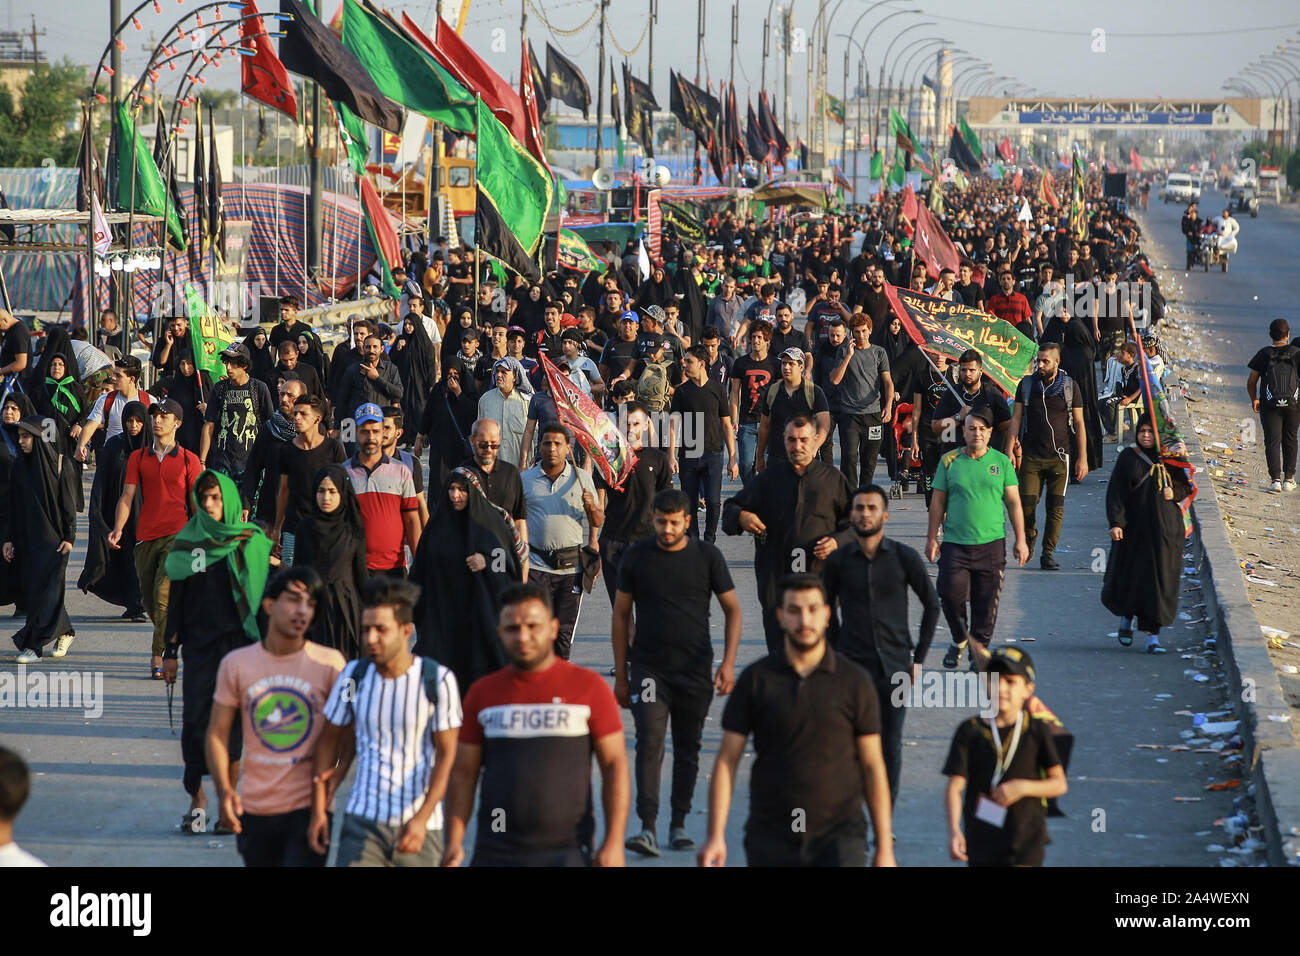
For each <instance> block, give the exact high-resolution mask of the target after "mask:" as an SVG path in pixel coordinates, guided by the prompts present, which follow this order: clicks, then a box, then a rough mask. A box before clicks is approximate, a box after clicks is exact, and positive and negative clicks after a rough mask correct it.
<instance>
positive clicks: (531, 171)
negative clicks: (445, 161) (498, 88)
mask: <svg viewBox="0 0 1300 956" xmlns="http://www.w3.org/2000/svg"><path fill="white" fill-rule="evenodd" d="M477 108H478V152H477V154H476V158H475V161H474V165H475V172H476V175H477V177H478V183H479V186H481V187H482V189H483V192H484V193H485V194H486V198H487V199H488V201H489V202H490V203H491V204H492V206H494V207H495V208H496V212H497V214H498V215H500V217H501V220H502V222H504V223H505V225H506V226H507V227H508V228H509V229H510V231H511V232H513V233H514V234H515V238H517V239H518V240H519V244H520V245H521V246H523V248H524V251H525V252H526V253H527V254H528V255H530V256H531V255H533V253H534V252H535V251H536V250H537V243H538V242H539V241H540V240H541V238H542V227H543V226H544V225H545V222H546V213H547V210H549V209H550V208H551V197H552V195H553V194H554V187H553V184H552V181H551V175H550V172H549V171H548V170H547V168H546V167H545V166H543V165H542V164H541V163H539V162H538V161H537V160H536V159H535V158H534V157H533V155H532V154H531V153H530V152H528V150H527V149H525V148H524V146H523V144H521V143H520V142H519V141H518V140H516V139H515V138H514V137H513V136H511V135H510V131H509V130H508V129H506V128H505V126H504V125H503V124H502V122H501V121H500V120H499V119H497V118H496V117H495V116H493V115H492V111H491V110H490V109H488V108H487V107H486V106H485V105H484V104H483V101H482V100H479V101H478V104H477Z"/></svg>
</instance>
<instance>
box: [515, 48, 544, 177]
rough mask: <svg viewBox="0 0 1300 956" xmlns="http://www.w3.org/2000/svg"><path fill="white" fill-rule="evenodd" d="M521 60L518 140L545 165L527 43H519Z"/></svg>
mask: <svg viewBox="0 0 1300 956" xmlns="http://www.w3.org/2000/svg"><path fill="white" fill-rule="evenodd" d="M519 49H520V51H521V56H522V59H523V62H522V63H521V65H520V67H519V101H520V102H521V103H522V104H523V107H524V138H523V139H522V140H520V142H522V143H523V144H524V147H525V148H526V149H527V150H528V152H530V153H532V154H533V156H535V157H536V158H537V161H538V162H539V163H541V164H542V165H543V166H544V165H546V146H545V144H544V143H543V142H542V122H541V120H540V119H539V118H538V116H537V94H536V93H535V92H534V90H533V64H532V61H531V60H530V59H529V57H528V44H527V43H521V44H519Z"/></svg>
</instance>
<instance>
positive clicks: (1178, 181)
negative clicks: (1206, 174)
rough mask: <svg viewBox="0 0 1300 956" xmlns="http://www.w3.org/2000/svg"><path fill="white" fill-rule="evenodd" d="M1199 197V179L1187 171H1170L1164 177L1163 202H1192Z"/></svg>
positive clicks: (1198, 199) (1196, 200)
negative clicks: (1166, 176)
mask: <svg viewBox="0 0 1300 956" xmlns="http://www.w3.org/2000/svg"><path fill="white" fill-rule="evenodd" d="M1200 199H1201V180H1200V177H1199V176H1196V177H1193V176H1191V175H1190V174H1188V173H1170V174H1169V176H1168V178H1166V179H1165V202H1169V201H1170V200H1174V201H1175V202H1180V203H1184V204H1186V203H1194V202H1199V201H1200Z"/></svg>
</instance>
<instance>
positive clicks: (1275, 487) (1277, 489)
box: [1268, 481, 1282, 494]
mask: <svg viewBox="0 0 1300 956" xmlns="http://www.w3.org/2000/svg"><path fill="white" fill-rule="evenodd" d="M1268 490H1269V491H1271V492H1273V493H1274V494H1279V493H1281V491H1282V482H1280V481H1274V482H1273V483H1272V484H1271V485H1269V486H1268Z"/></svg>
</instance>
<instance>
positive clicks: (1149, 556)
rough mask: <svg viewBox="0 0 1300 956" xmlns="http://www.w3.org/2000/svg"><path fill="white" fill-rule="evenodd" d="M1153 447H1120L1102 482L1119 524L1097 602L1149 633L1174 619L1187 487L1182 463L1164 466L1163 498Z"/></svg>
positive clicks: (1109, 511)
mask: <svg viewBox="0 0 1300 956" xmlns="http://www.w3.org/2000/svg"><path fill="white" fill-rule="evenodd" d="M1155 460H1156V456H1155V452H1154V451H1152V452H1149V453H1148V452H1145V451H1139V449H1137V448H1135V447H1129V448H1125V449H1124V450H1123V451H1121V452H1120V453H1119V458H1118V459H1116V461H1115V468H1114V470H1113V471H1112V472H1111V476H1110V482H1109V483H1108V484H1107V486H1106V517H1107V521H1108V522H1109V526H1110V527H1112V528H1115V527H1118V528H1123V529H1124V537H1123V538H1122V539H1121V540H1119V541H1112V542H1111V545H1110V560H1109V561H1108V562H1107V564H1106V577H1105V580H1104V582H1103V583H1102V587H1101V603H1102V604H1103V605H1104V606H1105V608H1106V610H1108V611H1110V612H1111V613H1112V614H1116V615H1118V616H1120V617H1136V618H1137V626H1138V628H1139V629H1140V630H1143V631H1146V632H1147V633H1148V634H1154V633H1155V632H1156V631H1157V630H1159V629H1160V628H1162V627H1167V626H1169V625H1170V624H1172V623H1173V622H1174V619H1175V617H1176V616H1177V614H1178V582H1179V578H1180V576H1181V575H1182V570H1183V540H1184V529H1183V513H1182V510H1181V508H1180V507H1179V502H1180V501H1181V500H1182V499H1183V498H1185V497H1187V494H1188V493H1189V491H1190V488H1189V486H1188V484H1187V478H1186V475H1185V474H1184V473H1183V471H1182V470H1181V469H1178V468H1169V467H1165V468H1164V469H1163V470H1164V473H1165V474H1166V475H1168V476H1169V485H1170V487H1171V488H1172V491H1173V499H1172V500H1168V499H1166V498H1165V496H1164V493H1163V491H1162V490H1161V488H1160V487H1159V481H1158V480H1157V475H1156V474H1155V473H1154V472H1153V470H1152V462H1153V461H1155Z"/></svg>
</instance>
